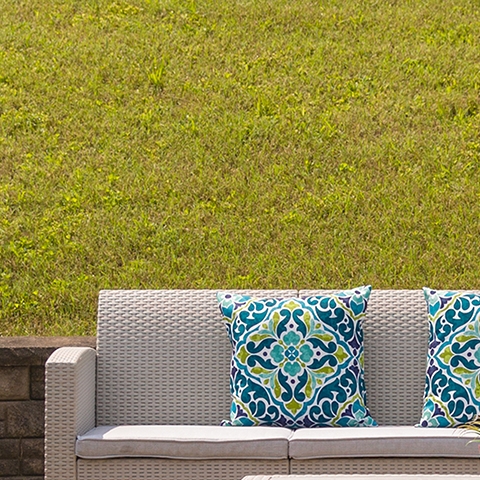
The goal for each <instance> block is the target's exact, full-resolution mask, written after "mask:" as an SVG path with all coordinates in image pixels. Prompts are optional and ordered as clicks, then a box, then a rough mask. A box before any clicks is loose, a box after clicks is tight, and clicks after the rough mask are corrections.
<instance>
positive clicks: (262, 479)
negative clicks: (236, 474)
mask: <svg viewBox="0 0 480 480" xmlns="http://www.w3.org/2000/svg"><path fill="white" fill-rule="evenodd" d="M472 478H475V479H477V480H478V479H479V478H480V475H388V474H387V475H343V474H342V475H253V476H252V475H250V476H248V477H243V480H390V479H391V480H469V479H472Z"/></svg>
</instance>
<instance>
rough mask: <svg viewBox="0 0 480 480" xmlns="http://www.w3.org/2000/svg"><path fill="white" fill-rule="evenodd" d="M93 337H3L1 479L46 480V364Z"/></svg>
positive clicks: (90, 343) (90, 342) (0, 364)
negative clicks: (62, 349) (64, 348)
mask: <svg viewBox="0 0 480 480" xmlns="http://www.w3.org/2000/svg"><path fill="white" fill-rule="evenodd" d="M61 346H86V347H95V338H94V337H3V338H0V480H24V479H25V480H27V479H28V480H43V451H44V450H43V443H44V405H45V379H44V376H45V362H46V360H47V359H48V357H49V356H50V355H51V354H52V353H53V351H54V350H56V349H57V348H59V347H61Z"/></svg>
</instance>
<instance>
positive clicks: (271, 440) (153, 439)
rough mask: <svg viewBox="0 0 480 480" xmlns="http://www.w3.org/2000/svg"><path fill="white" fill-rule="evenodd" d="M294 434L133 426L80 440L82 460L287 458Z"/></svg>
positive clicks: (286, 431) (92, 433) (100, 429)
mask: <svg viewBox="0 0 480 480" xmlns="http://www.w3.org/2000/svg"><path fill="white" fill-rule="evenodd" d="M291 435H292V431H291V430H289V429H287V428H278V427H220V426H198V425H194V426H184V425H182V426H177V425H132V426H118V427H96V428H94V429H92V430H90V431H89V432H87V433H86V434H85V435H81V436H79V437H78V439H77V443H76V454H77V456H79V457H81V458H88V459H100V458H117V457H158V458H178V459H219V458H230V459H268V460H278V459H286V458H288V439H289V437H290V436H291Z"/></svg>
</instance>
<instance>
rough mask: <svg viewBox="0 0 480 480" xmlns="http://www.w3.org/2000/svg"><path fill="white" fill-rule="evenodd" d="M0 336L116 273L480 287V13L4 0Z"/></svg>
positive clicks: (79, 328)
mask: <svg viewBox="0 0 480 480" xmlns="http://www.w3.org/2000/svg"><path fill="white" fill-rule="evenodd" d="M0 12H1V15H0V300H1V303H0V335H73V334H93V333H94V332H95V316H96V299H97V295H98V291H99V290H100V289H102V288H115V289H116V288H126V289H131V288H152V289H160V288H214V289H216V288H290V287H293V288H346V287H353V286H356V285H360V284H367V283H368V284H372V286H373V288H374V289H375V288H421V287H422V286H424V285H428V286H430V287H432V288H442V289H443V288H450V289H456V288H464V289H473V288H477V289H478V288H480V261H479V254H480V241H479V238H480V110H479V105H480V6H479V4H478V2H474V1H473V0H472V1H468V0H416V1H407V0H405V1H401V0H398V1H395V0H392V1H390V2H379V1H377V0H363V1H361V0H338V1H336V0H317V1H314V0H311V1H307V0H298V1H292V0H289V1H287V0H236V1H233V0H199V1H195V0H186V1H182V0H166V1H163V0H128V3H127V2H125V1H120V0H119V1H111V0H81V1H80V0H0Z"/></svg>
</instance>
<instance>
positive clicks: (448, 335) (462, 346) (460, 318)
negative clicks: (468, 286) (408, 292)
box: [417, 288, 480, 427]
mask: <svg viewBox="0 0 480 480" xmlns="http://www.w3.org/2000/svg"><path fill="white" fill-rule="evenodd" d="M423 292H424V295H425V299H426V301H427V305H428V321H429V347H428V358H427V375H426V384H425V394H424V405H423V412H422V417H421V419H420V422H419V424H418V425H417V426H420V427H455V426H458V425H462V424H464V423H466V422H469V421H471V420H474V419H475V418H477V417H478V416H479V415H480V296H479V295H476V294H473V293H460V292H449V291H435V290H431V289H429V288H424V289H423Z"/></svg>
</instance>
